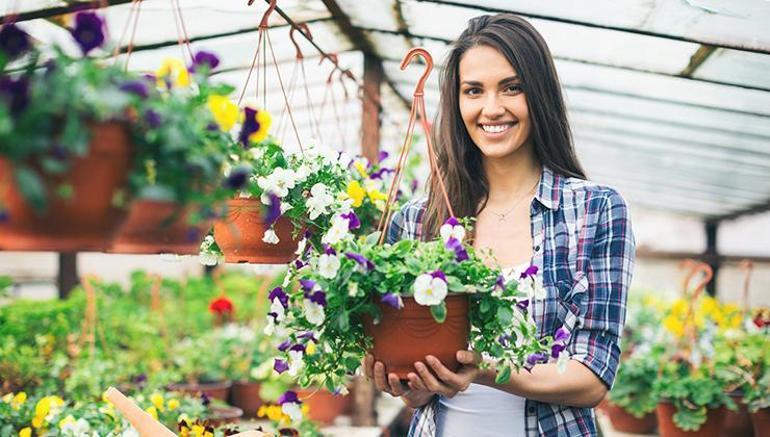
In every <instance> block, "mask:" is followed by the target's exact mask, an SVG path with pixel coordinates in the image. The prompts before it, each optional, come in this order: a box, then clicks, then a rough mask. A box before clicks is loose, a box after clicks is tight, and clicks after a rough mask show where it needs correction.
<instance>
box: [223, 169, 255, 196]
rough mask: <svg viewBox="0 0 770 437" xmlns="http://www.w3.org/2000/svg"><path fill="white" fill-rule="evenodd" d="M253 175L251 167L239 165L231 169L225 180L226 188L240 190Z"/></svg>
mask: <svg viewBox="0 0 770 437" xmlns="http://www.w3.org/2000/svg"><path fill="white" fill-rule="evenodd" d="M250 175H251V169H250V168H249V167H247V166H243V165H239V166H237V167H235V168H234V169H232V170H231V171H230V174H229V175H227V177H226V178H225V181H224V186H225V188H227V189H229V190H240V189H241V188H243V187H244V186H245V185H246V182H248V180H249V176H250Z"/></svg>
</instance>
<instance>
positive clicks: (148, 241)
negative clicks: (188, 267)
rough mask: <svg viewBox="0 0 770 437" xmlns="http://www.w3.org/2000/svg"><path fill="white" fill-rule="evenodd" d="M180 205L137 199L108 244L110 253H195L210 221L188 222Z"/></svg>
mask: <svg viewBox="0 0 770 437" xmlns="http://www.w3.org/2000/svg"><path fill="white" fill-rule="evenodd" d="M188 216H189V214H188V211H186V210H185V209H184V208H183V207H182V206H180V205H178V204H175V203H171V202H162V201H156V200H137V201H136V202H134V203H133V204H132V205H131V210H130V212H129V214H128V218H127V219H126V221H125V223H123V226H121V227H120V231H119V232H118V234H117V237H115V240H114V241H113V242H112V246H111V247H110V250H109V251H110V252H112V253H132V254H159V253H176V254H179V255H197V254H198V252H199V251H200V244H201V241H202V240H203V237H204V235H205V234H206V232H208V231H209V229H210V228H211V222H205V223H201V224H197V225H190V224H188Z"/></svg>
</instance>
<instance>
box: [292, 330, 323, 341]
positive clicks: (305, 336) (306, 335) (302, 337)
mask: <svg viewBox="0 0 770 437" xmlns="http://www.w3.org/2000/svg"><path fill="white" fill-rule="evenodd" d="M297 338H298V339H300V340H310V341H312V342H313V343H318V339H317V338H315V334H314V333H313V331H305V332H303V333H302V334H300V335H298V336H297Z"/></svg>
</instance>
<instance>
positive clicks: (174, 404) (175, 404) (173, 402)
mask: <svg viewBox="0 0 770 437" xmlns="http://www.w3.org/2000/svg"><path fill="white" fill-rule="evenodd" d="M167 405H168V409H169V411H174V410H176V409H177V408H179V400H178V399H169V400H168V404H167Z"/></svg>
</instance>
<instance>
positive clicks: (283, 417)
mask: <svg viewBox="0 0 770 437" xmlns="http://www.w3.org/2000/svg"><path fill="white" fill-rule="evenodd" d="M300 408H301V410H302V415H303V416H307V413H308V411H310V408H309V407H308V405H307V404H302V407H300ZM257 417H267V418H268V419H269V420H271V421H273V422H278V423H285V424H288V423H291V418H290V417H289V416H288V415H287V414H285V413H284V412H283V409H281V406H280V405H274V404H264V405H262V406H261V407H259V409H258V410H257Z"/></svg>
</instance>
